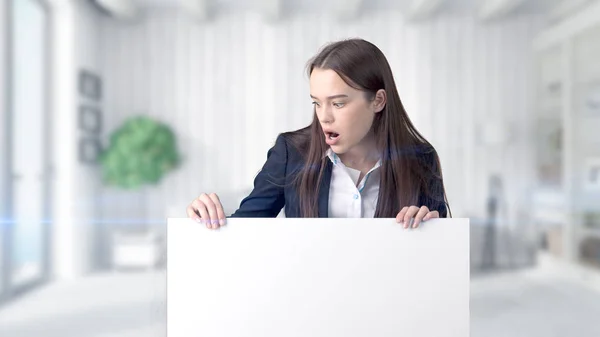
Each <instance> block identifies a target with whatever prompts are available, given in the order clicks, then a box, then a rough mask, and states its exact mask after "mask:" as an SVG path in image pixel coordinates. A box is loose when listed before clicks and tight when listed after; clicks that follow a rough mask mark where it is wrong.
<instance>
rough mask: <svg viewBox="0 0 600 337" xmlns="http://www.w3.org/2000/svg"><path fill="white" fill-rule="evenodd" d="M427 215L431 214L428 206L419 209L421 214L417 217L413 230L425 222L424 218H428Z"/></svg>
mask: <svg viewBox="0 0 600 337" xmlns="http://www.w3.org/2000/svg"><path fill="white" fill-rule="evenodd" d="M427 213H429V208H427V206H421V208H420V209H419V212H418V213H417V216H415V222H413V225H412V227H413V228H417V227H419V224H420V223H421V220H423V217H424V216H426V215H427Z"/></svg>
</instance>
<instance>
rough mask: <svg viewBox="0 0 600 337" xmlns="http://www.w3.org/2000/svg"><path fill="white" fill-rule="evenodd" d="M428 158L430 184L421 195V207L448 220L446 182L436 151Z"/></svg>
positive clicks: (428, 155)
mask: <svg viewBox="0 0 600 337" xmlns="http://www.w3.org/2000/svg"><path fill="white" fill-rule="evenodd" d="M426 158H427V162H428V167H429V168H430V171H429V179H428V181H429V183H428V185H427V186H425V189H424V193H422V195H421V205H422V206H427V207H428V208H429V210H431V211H433V210H436V211H438V212H439V214H440V218H447V217H448V208H447V205H446V195H445V193H444V181H443V178H442V170H441V167H440V165H439V162H438V161H439V159H438V156H437V153H436V152H435V150H434V151H432V152H430V153H429V154H427V156H426Z"/></svg>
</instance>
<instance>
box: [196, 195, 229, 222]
mask: <svg viewBox="0 0 600 337" xmlns="http://www.w3.org/2000/svg"><path fill="white" fill-rule="evenodd" d="M187 215H188V217H190V219H192V220H194V221H197V222H199V223H201V224H206V228H211V229H217V228H219V227H220V226H224V225H225V220H226V218H225V212H223V206H222V205H221V201H220V200H219V197H218V196H217V195H216V194H215V193H211V194H206V193H202V194H201V195H200V196H199V197H198V198H196V199H195V200H193V201H192V202H191V203H190V205H189V206H188V207H187Z"/></svg>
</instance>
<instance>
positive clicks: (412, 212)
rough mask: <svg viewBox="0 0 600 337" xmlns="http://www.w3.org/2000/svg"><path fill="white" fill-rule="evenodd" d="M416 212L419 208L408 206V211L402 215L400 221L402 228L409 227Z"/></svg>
mask: <svg viewBox="0 0 600 337" xmlns="http://www.w3.org/2000/svg"><path fill="white" fill-rule="evenodd" d="M418 211H419V207H417V206H410V207H409V208H408V211H406V214H404V220H403V221H402V222H404V228H408V227H409V226H410V219H412V217H414V216H415V215H416V214H417V212H418Z"/></svg>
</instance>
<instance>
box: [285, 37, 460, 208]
mask: <svg viewBox="0 0 600 337" xmlns="http://www.w3.org/2000/svg"><path fill="white" fill-rule="evenodd" d="M306 68H307V69H306V70H307V73H308V76H309V77H310V75H311V73H312V71H313V69H315V68H320V69H330V70H333V71H335V72H336V73H337V74H338V75H339V76H340V77H341V78H342V79H343V80H344V82H346V83H347V84H348V85H349V86H351V87H353V88H355V89H357V90H361V91H363V92H364V93H365V95H366V98H367V99H369V100H373V99H374V98H375V94H376V92H377V91H378V90H379V89H384V90H385V92H386V96H387V102H386V105H385V107H384V109H383V110H382V111H381V112H379V113H377V114H376V115H375V118H374V121H373V126H372V128H373V132H374V135H375V138H376V145H377V149H378V150H379V151H380V158H381V167H380V168H379V169H380V170H381V174H380V176H381V181H380V185H379V198H378V202H377V208H376V210H375V217H376V218H393V217H396V215H397V214H398V212H400V210H401V209H402V208H403V207H404V206H410V205H416V206H421V205H417V202H418V200H419V196H420V195H421V193H426V194H429V195H432V194H438V195H444V200H440V201H441V203H442V204H444V205H445V206H448V201H447V198H446V197H445V196H446V193H445V191H444V187H443V183H441V182H442V171H441V165H440V162H439V157H438V155H437V153H436V152H435V149H434V148H433V146H432V145H431V144H430V143H429V142H428V141H427V140H426V139H425V138H424V137H423V136H422V135H421V134H420V133H419V132H418V131H417V129H416V128H415V127H414V126H413V124H412V122H411V121H410V119H409V117H408V115H407V113H406V111H405V109H404V106H403V105H402V102H401V101H400V96H399V94H398V91H397V89H396V84H395V82H394V77H393V75H392V70H391V68H390V66H389V64H388V62H387V60H386V58H385V56H384V55H383V53H382V52H381V50H379V48H377V46H375V45H374V44H372V43H370V42H368V41H365V40H362V39H349V40H342V41H338V42H334V43H330V44H328V45H326V46H325V47H324V48H323V49H322V50H321V51H320V52H319V53H318V54H317V55H316V56H314V57H313V58H312V59H311V60H310V61H309V62H308V64H307V67H306ZM286 136H287V139H288V140H289V141H290V142H291V143H292V145H294V146H295V147H296V148H297V149H298V150H299V152H300V153H302V154H303V156H304V159H305V164H304V166H303V167H302V169H301V170H300V172H298V174H297V176H296V179H295V180H294V183H295V184H296V185H297V188H298V197H299V201H300V214H301V216H302V217H317V215H318V194H319V186H320V182H321V180H322V179H323V173H324V169H325V165H326V163H327V162H326V161H327V160H329V159H328V158H327V157H326V156H325V153H326V151H327V148H328V146H327V144H326V143H325V135H324V133H323V130H322V128H321V124H320V123H319V120H318V118H317V115H316V112H315V111H313V120H312V123H311V124H310V125H309V126H307V127H305V128H303V129H300V130H297V131H294V132H289V133H286ZM427 156H433V162H434V163H433V164H434V165H432V164H431V163H427V161H424V160H423V158H425V157H427ZM432 179H439V182H440V183H441V191H440V190H439V187H438V188H437V189H436V191H432V189H431V186H430V185H431V184H432V181H433V180H432ZM448 211H449V207H448Z"/></svg>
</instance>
